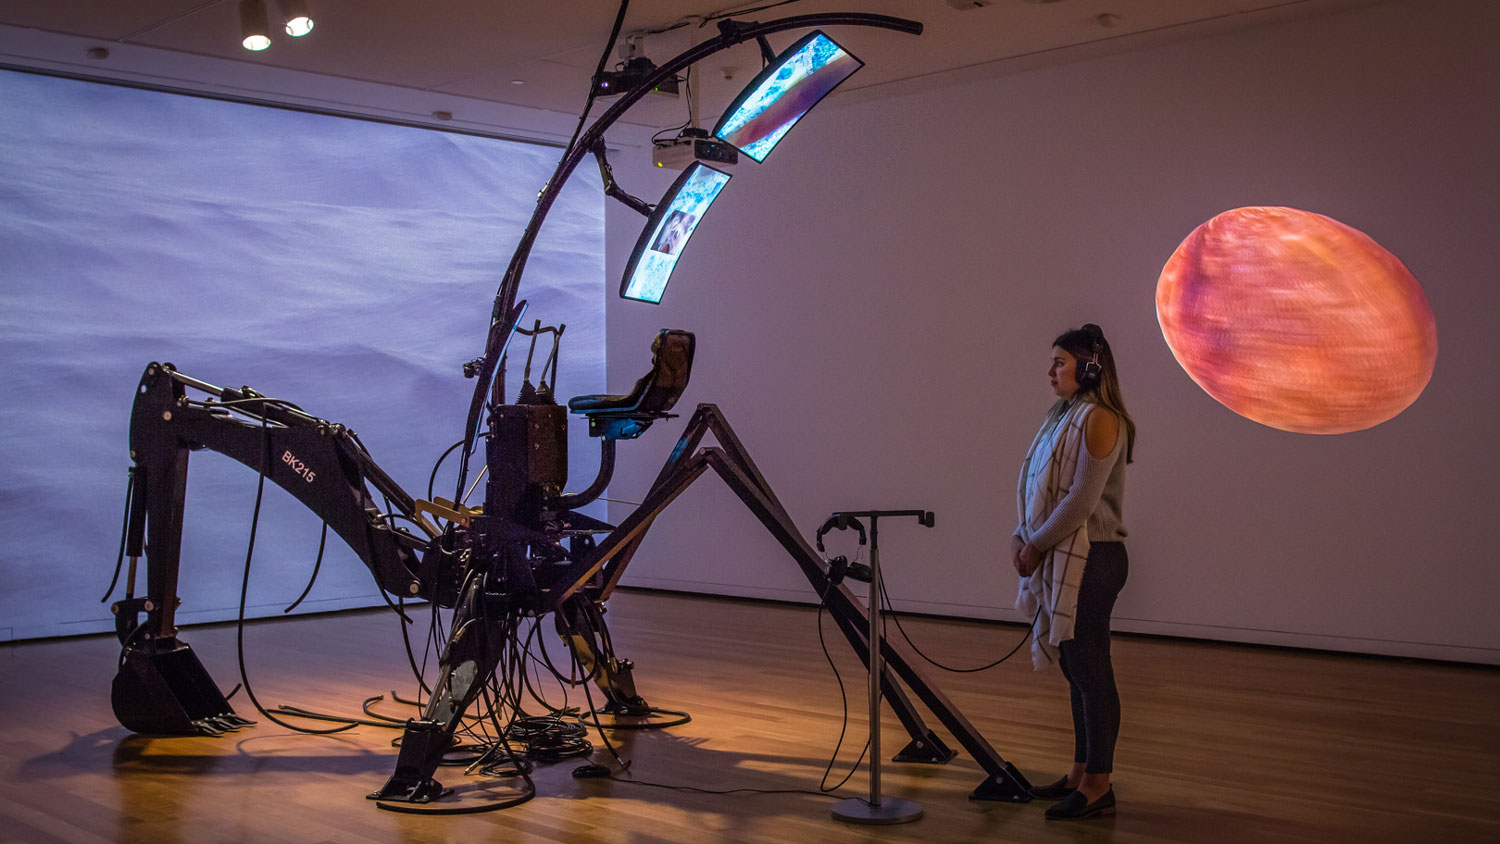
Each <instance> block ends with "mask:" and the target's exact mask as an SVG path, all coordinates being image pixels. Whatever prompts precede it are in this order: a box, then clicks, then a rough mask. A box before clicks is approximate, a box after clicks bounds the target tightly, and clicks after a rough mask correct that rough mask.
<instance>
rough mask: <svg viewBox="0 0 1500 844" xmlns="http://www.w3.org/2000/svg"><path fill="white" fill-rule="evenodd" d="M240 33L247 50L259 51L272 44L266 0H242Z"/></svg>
mask: <svg viewBox="0 0 1500 844" xmlns="http://www.w3.org/2000/svg"><path fill="white" fill-rule="evenodd" d="M240 35H241V36H242V38H243V40H242V41H240V43H241V44H243V45H245V49H246V50H254V51H257V52H259V51H260V50H264V49H266V48H267V47H269V46H271V28H270V26H269V25H268V24H267V23H266V0H240Z"/></svg>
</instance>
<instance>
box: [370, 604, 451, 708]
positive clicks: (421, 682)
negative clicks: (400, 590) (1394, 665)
mask: <svg viewBox="0 0 1500 844" xmlns="http://www.w3.org/2000/svg"><path fill="white" fill-rule="evenodd" d="M375 588H377V589H380V587H379V586H376V587H375ZM380 591H381V593H382V594H384V592H385V590H384V589H381V590H380ZM396 604H397V607H396V615H398V616H400V617H401V618H402V619H404V621H402V622H401V623H400V624H398V625H397V626H398V627H400V628H401V644H403V645H405V646H406V661H407V663H408V664H409V665H411V673H412V674H413V675H414V676H415V677H416V678H417V686H418V687H420V688H421V690H422V691H424V692H426V693H427V694H429V695H430V694H432V689H430V688H428V686H427V680H426V678H424V677H423V676H422V674H423V671H422V669H421V668H418V667H417V655H416V654H414V653H412V650H411V636H410V635H409V634H408V633H407V632H406V625H408V624H410V623H412V622H411V619H410V618H407V616H406V613H405V611H404V610H405V609H406V597H405V596H404V595H397V596H396ZM432 605H433V606H434V607H435V606H437V602H436V601H434V602H433V604H432ZM391 697H392V698H395V699H396V700H397V701H399V702H401V703H405V701H402V700H401V699H400V698H397V697H396V693H395V692H391ZM414 705H415V706H416V707H417V708H418V709H421V708H422V704H420V703H417V704H414Z"/></svg>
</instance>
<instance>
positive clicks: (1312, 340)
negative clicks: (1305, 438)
mask: <svg viewBox="0 0 1500 844" xmlns="http://www.w3.org/2000/svg"><path fill="white" fill-rule="evenodd" d="M1156 317H1157V320H1158V321H1159V322H1160V323H1161V331H1162V336H1164V337H1165V338H1166V340H1167V345H1168V346H1169V347H1171V349H1172V354H1173V356H1175V357H1176V358H1177V362H1178V363H1179V364H1181V365H1182V368H1183V369H1185V370H1187V374H1188V375H1189V376H1190V377H1191V378H1192V379H1193V380H1194V381H1195V382H1197V384H1198V386H1200V387H1202V388H1203V389H1204V390H1205V391H1206V392H1207V393H1208V394H1209V395H1210V396H1213V397H1214V399H1216V400H1217V401H1218V402H1219V403H1220V404H1223V405H1224V406H1225V407H1227V408H1229V409H1230V410H1232V411H1234V412H1235V413H1238V414H1240V415H1241V416H1244V417H1247V418H1249V419H1253V420H1255V421H1256V422H1260V423H1261V424H1263V425H1269V426H1271V427H1273V428H1279V429H1281V430H1283V431H1294V432H1297V433H1304V434H1342V433H1347V432H1349V431H1359V430H1363V429H1365V428H1370V427H1373V426H1375V425H1378V424H1380V423H1381V422H1384V421H1386V420H1387V419H1390V418H1392V417H1394V416H1396V415H1397V414H1398V413H1400V412H1401V411H1403V410H1405V409H1406V408H1407V407H1409V406H1411V403H1412V402H1414V401H1416V400H1417V397H1418V396H1419V395H1421V394H1422V389H1423V388H1424V387H1426V386H1427V382H1428V380H1429V379H1431V377H1432V367H1433V363H1434V361H1435V360H1436V359H1437V324H1436V322H1435V321H1434V320H1433V317H1432V309H1431V308H1429V307H1428V305H1427V296H1426V295H1425V294H1424V293H1423V292H1422V286H1421V285H1420V284H1418V283H1417V280H1416V279H1415V278H1413V277H1412V274H1411V272H1410V271H1408V270H1407V269H1406V267H1405V265H1403V264H1402V263H1401V261H1400V260H1398V259H1397V258H1396V256H1394V255H1392V254H1391V253H1390V252H1387V251H1386V250H1385V249H1384V248H1383V247H1381V246H1380V244H1378V243H1376V242H1375V241H1374V240H1372V239H1370V237H1368V236H1367V235H1365V234H1364V233H1362V232H1360V231H1358V230H1356V229H1353V228H1350V227H1349V226H1346V225H1344V224H1343V223H1340V222H1338V221H1337V220H1333V219H1330V218H1328V217H1324V216H1323V215H1321V214H1313V213H1310V212H1307V211H1299V210H1297V209H1295V208H1273V207H1254V208H1237V209H1235V210H1233V211H1226V212H1224V213H1223V214H1220V215H1218V216H1217V217H1214V218H1213V219H1212V220H1209V221H1208V222H1206V223H1204V224H1203V225H1201V226H1199V227H1198V228H1196V229H1194V230H1193V233H1192V234H1190V235H1188V236H1187V239H1186V240H1184V241H1183V242H1182V245H1181V246H1178V247H1177V251H1176V252H1174V253H1172V258H1171V260H1169V261H1167V265H1166V267H1164V268H1163V269H1162V272H1161V278H1160V280H1159V281H1158V282H1157V285H1156Z"/></svg>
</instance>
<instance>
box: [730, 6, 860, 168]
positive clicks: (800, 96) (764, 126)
mask: <svg viewBox="0 0 1500 844" xmlns="http://www.w3.org/2000/svg"><path fill="white" fill-rule="evenodd" d="M864 65H865V63H864V62H862V61H860V60H859V59H857V58H855V57H854V56H853V55H851V54H850V53H849V52H848V51H846V50H845V49H844V48H843V47H840V46H839V45H838V44H837V43H836V42H834V40H833V39H832V38H829V37H828V36H827V35H824V34H823V33H822V31H813V32H809V33H808V34H807V35H805V36H803V37H802V38H801V39H799V40H798V41H797V43H795V44H793V45H792V46H790V47H788V48H787V49H786V50H785V51H784V52H783V53H782V54H781V55H779V56H777V57H776V61H774V62H772V63H771V64H769V65H767V66H766V69H765V70H762V71H761V72H760V73H759V74H757V75H756V77H755V78H754V79H752V80H750V84H749V85H746V86H745V90H744V91H742V92H740V95H739V97H737V98H735V101H734V104H733V105H732V106H731V107H730V108H729V109H728V110H727V111H725V112H724V116H723V117H721V118H719V124H718V125H717V126H715V127H714V137H717V138H718V139H719V140H721V141H724V142H725V143H727V144H730V145H731V146H733V147H734V148H735V149H738V150H739V151H740V152H742V153H744V154H745V155H748V156H750V157H751V158H753V159H755V160H756V161H764V160H765V159H766V156H767V155H770V154H771V150H772V149H774V148H775V147H776V144H777V142H779V141H780V140H781V139H782V137H783V136H784V135H786V133H787V132H789V131H791V129H792V127H793V126H795V125H797V121H798V120H801V119H802V115H804V114H807V112H808V111H810V110H811V109H812V107H813V106H815V105H817V104H818V102H819V101H821V100H822V99H823V98H824V97H826V96H828V93H829V92H830V91H832V90H833V89H834V88H837V87H838V86H839V84H840V83H842V82H843V81H844V80H845V79H848V78H849V77H850V76H852V75H854V72H855V71H856V70H859V69H860V68H862V67H864Z"/></svg>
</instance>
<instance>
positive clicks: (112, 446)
mask: <svg viewBox="0 0 1500 844" xmlns="http://www.w3.org/2000/svg"><path fill="white" fill-rule="evenodd" d="M0 148H3V150H4V153H3V155H0V209H3V210H0V303H3V307H0V325H3V330H0V355H3V360H4V364H5V366H4V374H3V376H0V378H3V381H0V387H3V394H4V401H3V404H0V466H3V469H0V472H3V483H0V531H3V535H4V537H5V542H4V545H3V547H0V576H3V578H4V589H0V640H3V639H8V638H25V637H30V636H42V635H60V634H68V633H83V632H94V631H101V630H106V629H110V628H111V625H112V622H111V621H110V612H109V607H108V604H105V603H100V598H101V597H102V596H103V595H104V593H105V589H106V587H107V586H108V585H109V579H110V574H111V572H112V570H113V568H114V565H115V560H116V554H117V551H118V550H119V542H120V531H121V521H122V516H123V507H124V503H125V490H126V470H127V468H128V467H129V465H130V455H129V453H128V450H129V439H128V433H129V431H128V429H129V420H130V409H131V402H132V398H133V393H134V390H135V387H136V385H137V383H138V382H139V380H140V378H141V374H142V372H143V370H144V369H145V367H146V365H147V364H148V363H150V362H152V361H170V362H171V363H173V364H175V365H176V367H177V368H178V369H179V370H180V371H181V372H183V373H185V374H187V375H190V376H192V377H194V378H197V379H199V380H202V381H206V382H209V383H211V384H215V385H219V386H232V387H239V386H241V385H249V386H251V387H253V388H255V389H256V390H258V391H260V392H261V393H264V394H266V395H268V396H273V397H276V398H283V399H286V400H289V401H291V402H294V403H296V404H297V405H299V406H300V407H302V408H303V409H304V410H305V411H306V412H308V413H311V414H313V415H315V416H319V417H322V418H325V419H329V420H332V421H334V422H339V423H342V424H345V425H347V426H349V427H350V428H352V429H354V430H355V431H357V432H358V433H359V435H360V437H361V439H362V440H363V441H364V443H365V444H366V445H367V446H368V448H369V450H370V452H371V453H372V454H373V455H374V457H375V459H376V460H377V461H378V462H379V463H380V465H381V466H382V467H383V468H384V469H385V470H386V471H387V472H389V473H390V474H391V475H392V476H393V477H394V478H395V479H396V481H397V482H398V483H400V484H401V485H402V486H403V487H404V488H405V489H406V490H407V492H409V493H411V494H412V495H414V496H416V497H419V498H425V497H427V495H428V492H427V486H428V474H429V472H430V471H431V470H432V467H433V464H434V461H436V459H437V458H438V456H439V455H440V454H441V453H442V452H443V450H444V449H446V448H447V447H448V446H449V445H451V444H452V443H453V442H454V441H456V440H458V439H459V438H460V437H461V436H462V435H463V426H464V417H465V415H466V413H467V410H468V401H469V397H470V395H471V390H472V388H473V384H474V382H472V381H469V380H466V379H464V378H463V376H462V364H463V363H464V362H465V361H468V360H471V359H473V358H476V357H478V356H479V355H480V354H481V353H482V351H483V343H484V337H485V333H486V328H487V325H488V322H489V314H490V307H491V304H492V302H493V299H494V295H495V291H496V288H497V287H498V285H499V282H500V278H501V276H502V274H503V273H504V271H505V268H506V265H507V263H508V262H509V259H510V255H511V252H512V250H513V248H514V246H515V243H516V241H517V240H518V238H519V236H520V233H521V231H522V229H523V228H524V226H525V223H526V221H527V219H529V217H530V215H531V212H532V210H533V208H534V206H535V202H536V196H537V191H538V190H539V189H540V188H541V187H542V185H543V184H544V183H545V182H546V180H547V178H548V177H549V176H550V175H551V172H552V169H553V167H554V166H555V165H556V162H557V160H558V157H559V155H560V151H559V150H557V149H555V148H552V147H546V146H538V145H529V144H522V143H515V142H507V141H499V140H495V139H490V138H476V137H467V136H461V135H455V134H449V133H440V132H434V131H427V130H421V129H415V128H409V127H397V126H390V125H385V124H379V123H374V122H369V121H359V120H351V119H343V118H335V117H328V116H322V115H312V114H305V113H299V112H294V111H288V110H281V109H272V108H264V107H256V106H248V105H240V104H233V103H225V102H219V101H214V100H208V99H202V98H193V97H185V96H178V95H171V94H164V93H158V92H148V91H138V90H132V89H128V88H121V87H115V86H108V85H101V84H94V83H86V82H78V81H73V80H64V79H56V78H51V77H45V76H38V75H30V74H21V73H13V72H6V71H0ZM603 255H604V225H603V200H602V194H601V190H600V185H599V182H598V178H597V176H596V175H594V174H592V173H587V172H586V171H583V172H580V173H579V175H578V176H577V177H575V178H574V179H573V180H572V183H570V185H569V187H568V189H567V190H565V191H564V192H563V193H562V196H561V197H560V198H559V201H558V203H557V204H556V205H555V206H554V207H553V210H552V213H551V215H550V216H549V217H548V220H547V223H546V225H545V226H544V227H543V229H542V233H541V237H540V239H539V242H538V244H537V248H536V250H535V251H534V252H533V253H532V256H531V260H530V262H529V264H528V268H527V273H526V276H525V278H524V281H523V284H522V287H521V291H520V298H523V299H528V300H529V301H530V308H529V309H528V311H527V314H526V319H527V321H528V323H529V322H530V321H531V320H532V319H540V320H542V321H543V323H544V324H557V323H566V325H567V329H566V332H565V334H564V338H563V345H562V356H561V360H560V363H559V366H558V381H559V383H558V384H557V385H556V388H557V395H558V396H559V397H560V398H561V399H563V400H566V398H567V397H569V396H572V395H577V394H582V393H602V392H605V386H606V385H605V382H604V357H603V356H604V312H603V307H604V258H603ZM520 339H523V340H524V339H525V338H520ZM526 346H527V344H526V343H524V342H521V343H514V344H512V354H511V360H510V372H511V376H510V382H509V389H510V392H511V393H512V394H514V391H515V389H516V388H517V387H519V386H520V368H521V364H522V363H524V355H525V350H526ZM518 350H519V352H520V354H519V356H518V355H517V351H518ZM547 351H548V349H540V350H539V351H538V364H537V366H536V367H535V368H534V370H539V369H540V363H541V360H543V359H545V356H546V353H547ZM570 435H571V437H572V451H573V459H572V460H571V461H570V465H572V466H573V468H574V470H575V471H574V475H573V478H572V479H571V480H570V484H569V489H570V490H577V489H581V488H583V487H584V486H586V485H587V484H588V483H589V481H590V480H592V478H593V475H594V472H595V470H596V465H595V461H596V459H597V458H596V456H595V455H596V454H597V448H598V446H597V444H596V443H594V442H593V441H590V440H589V439H588V437H587V435H586V426H584V425H581V424H574V425H572V426H571V427H570ZM481 453H482V452H481ZM454 468H455V465H454V460H452V459H451V458H450V460H449V462H448V463H447V464H445V466H444V468H443V471H442V472H440V473H439V475H438V478H439V480H438V484H437V489H436V494H437V495H440V496H444V497H451V496H452V495H453V492H454V490H453V482H454V480H453V479H454V474H453V469H454ZM471 477H472V476H471ZM256 480H257V476H256V474H255V472H254V471H252V470H250V469H248V468H246V467H245V466H243V465H242V464H239V463H237V462H234V461H231V460H230V459H229V458H227V457H224V456H222V455H219V454H216V453H213V452H210V451H195V452H193V454H192V457H191V459H190V469H189V472H188V489H187V507H186V515H185V529H184V537H183V550H182V575H181V587H180V591H181V595H182V599H183V606H182V609H181V611H180V613H179V619H180V620H181V621H182V622H185V623H192V622H197V621H206V620H218V619H225V618H233V617H234V615H235V613H236V610H237V605H238V601H239V588H240V578H241V574H242V571H243V566H244V565H245V556H246V546H247V542H248V541H249V539H250V519H251V511H252V507H253V505H254V501H255V487H256ZM481 495H482V490H481V491H480V492H479V493H476V497H478V496H481ZM320 530H321V522H320V520H319V519H318V517H317V516H316V515H314V514H313V513H312V512H311V511H309V510H307V509H306V508H305V507H303V506H302V505H301V504H300V503H298V502H296V501H295V500H294V499H292V497H291V496H290V495H289V494H287V493H285V492H284V491H282V490H281V489H279V488H277V487H275V486H274V485H271V484H268V485H267V487H266V493H265V501H264V504H263V506H262V510H261V514H260V523H259V532H258V536H257V538H256V542H255V555H254V569H253V571H252V574H251V578H250V579H251V589H250V596H249V601H248V603H249V605H250V607H251V608H252V609H251V611H250V614H252V615H267V614H275V615H279V614H280V612H281V610H282V608H283V607H284V606H286V605H287V604H289V603H290V602H291V601H292V600H294V599H295V598H296V597H297V595H299V594H300V593H301V591H302V589H303V587H304V586H305V585H306V584H307V581H308V578H309V576H310V575H311V573H312V568H313V562H314V559H315V557H316V554H317V549H318V540H319V534H320ZM144 571H145V560H144V559H143V560H142V561H141V579H140V581H139V582H138V583H137V586H136V591H137V594H140V593H141V592H142V591H143V590H144V588H145V585H144ZM121 594H122V589H121V588H120V587H116V589H115V591H114V594H113V597H114V598H119V597H120V596H121ZM381 603H382V601H381V599H380V597H379V595H378V593H377V591H376V588H375V582H374V579H373V578H372V577H371V575H370V573H369V571H368V570H367V569H366V568H365V567H364V565H363V564H362V563H361V562H360V561H359V560H358V558H357V557H355V556H354V554H353V552H352V551H350V550H349V549H348V548H347V546H345V545H343V544H342V543H341V542H340V541H339V540H338V539H337V537H331V538H330V540H329V543H328V551H327V553H326V555H325V558H324V560H323V564H322V571H321V574H320V576H319V580H318V582H317V584H316V586H315V587H314V588H313V590H312V592H311V594H310V595H309V597H308V599H307V600H306V601H305V602H304V603H303V604H302V606H301V607H300V608H299V611H319V610H327V609H332V608H338V607H344V606H369V605H378V604H381Z"/></svg>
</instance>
